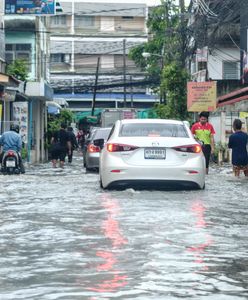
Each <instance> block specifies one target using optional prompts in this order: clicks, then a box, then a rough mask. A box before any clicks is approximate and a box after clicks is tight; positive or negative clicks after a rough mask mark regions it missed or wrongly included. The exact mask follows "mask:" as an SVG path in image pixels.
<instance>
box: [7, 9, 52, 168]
mask: <svg viewBox="0 0 248 300" xmlns="http://www.w3.org/2000/svg"><path fill="white" fill-rule="evenodd" d="M46 27H47V17H43V16H40V17H35V16H27V15H25V16H23V15H20V16H19V15H18V16H17V15H15V16H5V57H6V62H7V63H11V62H13V61H15V60H16V59H22V60H24V61H25V64H26V66H27V68H28V79H27V81H25V82H24V84H23V94H22V97H18V94H17V97H16V98H15V101H14V102H13V103H12V105H11V110H12V112H11V120H12V121H14V122H15V123H18V124H19V125H20V127H21V135H22V137H23V141H24V143H25V144H26V147H27V150H28V161H29V162H30V163H35V162H42V161H45V160H46V151H45V139H44V136H45V130H46V114H47V109H46V101H49V100H52V99H53V90H52V88H51V87H50V85H49V63H48V61H49V38H48V34H47V29H46Z"/></svg>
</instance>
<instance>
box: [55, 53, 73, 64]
mask: <svg viewBox="0 0 248 300" xmlns="http://www.w3.org/2000/svg"><path fill="white" fill-rule="evenodd" d="M50 61H51V63H55V64H56V63H66V64H69V63H70V62H71V55H70V54H64V53H56V54H51V57H50Z"/></svg>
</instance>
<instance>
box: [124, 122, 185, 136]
mask: <svg viewBox="0 0 248 300" xmlns="http://www.w3.org/2000/svg"><path fill="white" fill-rule="evenodd" d="M119 135H120V136H157V137H159V136H162V137H185V138H187V137H188V134H187V131H186V129H185V127H184V125H177V124H157V123H156V124H125V125H123V126H122V127H121V130H120V134H119Z"/></svg>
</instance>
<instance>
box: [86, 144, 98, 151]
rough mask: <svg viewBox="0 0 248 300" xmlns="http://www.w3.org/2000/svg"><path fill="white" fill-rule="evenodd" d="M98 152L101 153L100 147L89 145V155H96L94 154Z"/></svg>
mask: <svg viewBox="0 0 248 300" xmlns="http://www.w3.org/2000/svg"><path fill="white" fill-rule="evenodd" d="M100 151H101V149H100V147H98V146H95V145H93V144H89V145H88V152H90V153H96V152H100Z"/></svg>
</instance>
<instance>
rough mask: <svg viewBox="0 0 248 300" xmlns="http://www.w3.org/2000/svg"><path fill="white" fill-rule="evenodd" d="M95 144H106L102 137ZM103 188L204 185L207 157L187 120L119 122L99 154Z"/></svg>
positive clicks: (100, 145) (101, 145) (201, 187)
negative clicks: (205, 157)
mask: <svg viewBox="0 0 248 300" xmlns="http://www.w3.org/2000/svg"><path fill="white" fill-rule="evenodd" d="M95 145H97V146H99V147H103V141H102V140H96V141H95ZM99 173H100V184H101V186H102V187H103V188H114V187H117V188H126V187H129V186H131V187H136V186H137V187H140V186H141V187H143V186H145V187H148V186H153V187H156V188H157V187H159V188H166V189H171V188H173V189H174V188H178V187H180V188H187V189H188V188H197V189H203V188H204V187H205V159H204V155H203V153H202V149H201V145H200V144H199V143H197V142H196V141H195V139H194V137H193V135H192V134H191V132H190V129H189V127H188V125H187V123H186V122H182V121H175V120H161V119H133V120H122V121H117V122H116V123H115V126H114V127H113V130H112V131H111V134H110V137H109V139H108V140H107V142H106V144H105V146H104V147H103V149H102V151H101V155H100V169H99Z"/></svg>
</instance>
